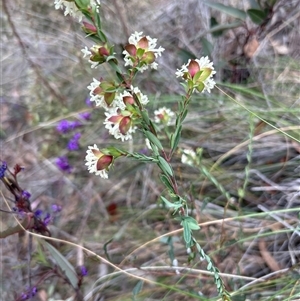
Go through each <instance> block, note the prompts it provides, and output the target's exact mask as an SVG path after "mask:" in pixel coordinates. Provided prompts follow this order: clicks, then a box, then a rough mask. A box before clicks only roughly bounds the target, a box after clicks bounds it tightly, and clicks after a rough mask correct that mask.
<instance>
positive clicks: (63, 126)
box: [56, 120, 70, 133]
mask: <svg viewBox="0 0 300 301" xmlns="http://www.w3.org/2000/svg"><path fill="white" fill-rule="evenodd" d="M56 130H57V131H58V132H60V133H67V132H68V131H69V130H70V125H69V121H68V120H62V121H60V122H59V124H58V125H57V127H56Z"/></svg>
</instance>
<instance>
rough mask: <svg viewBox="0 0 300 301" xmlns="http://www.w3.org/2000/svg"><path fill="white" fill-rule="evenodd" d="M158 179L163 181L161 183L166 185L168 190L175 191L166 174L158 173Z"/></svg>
mask: <svg viewBox="0 0 300 301" xmlns="http://www.w3.org/2000/svg"><path fill="white" fill-rule="evenodd" d="M160 180H161V181H162V182H163V184H164V185H165V186H166V187H167V189H168V190H169V192H171V193H175V191H174V188H173V186H172V184H171V181H170V179H169V177H167V176H166V175H162V174H161V175H160Z"/></svg>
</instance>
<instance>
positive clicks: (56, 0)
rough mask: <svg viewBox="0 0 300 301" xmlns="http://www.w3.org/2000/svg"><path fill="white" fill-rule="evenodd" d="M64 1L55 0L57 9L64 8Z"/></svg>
mask: <svg viewBox="0 0 300 301" xmlns="http://www.w3.org/2000/svg"><path fill="white" fill-rule="evenodd" d="M63 2H65V1H64V0H55V1H54V5H55V9H61V8H64V6H63Z"/></svg>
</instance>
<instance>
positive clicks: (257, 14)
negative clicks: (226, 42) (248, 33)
mask: <svg viewBox="0 0 300 301" xmlns="http://www.w3.org/2000/svg"><path fill="white" fill-rule="evenodd" d="M247 14H248V16H249V17H250V19H251V20H252V21H253V22H254V23H255V24H258V25H260V24H261V23H263V22H264V21H265V19H266V17H267V14H266V12H265V11H263V10H260V9H248V10H247Z"/></svg>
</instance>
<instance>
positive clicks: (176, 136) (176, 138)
mask: <svg viewBox="0 0 300 301" xmlns="http://www.w3.org/2000/svg"><path fill="white" fill-rule="evenodd" d="M181 130H182V126H181V125H180V126H179V127H177V128H176V130H175V133H173V134H172V136H171V149H172V151H174V150H175V149H176V147H177V145H178V143H179V140H180V136H181Z"/></svg>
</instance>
